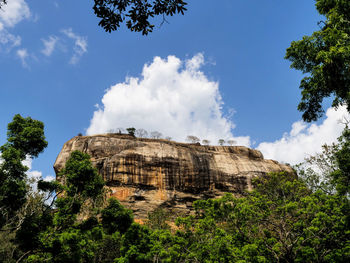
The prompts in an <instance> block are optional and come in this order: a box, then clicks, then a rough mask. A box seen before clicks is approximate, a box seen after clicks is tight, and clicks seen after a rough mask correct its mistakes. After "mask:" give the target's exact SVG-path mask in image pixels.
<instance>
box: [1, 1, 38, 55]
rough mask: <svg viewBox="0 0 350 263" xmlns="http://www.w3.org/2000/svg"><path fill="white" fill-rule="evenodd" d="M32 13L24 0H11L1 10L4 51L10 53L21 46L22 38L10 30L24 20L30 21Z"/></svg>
mask: <svg viewBox="0 0 350 263" xmlns="http://www.w3.org/2000/svg"><path fill="white" fill-rule="evenodd" d="M30 17H31V12H30V9H29V7H28V4H27V3H26V2H25V1H24V0H11V1H8V3H7V5H4V6H2V9H1V10H0V44H1V46H2V47H5V48H2V50H4V51H6V52H9V51H10V50H11V49H12V48H13V47H17V46H20V45H21V37H20V36H18V35H14V34H12V33H11V32H10V31H9V30H10V29H11V28H13V27H14V26H15V25H17V24H18V23H19V22H21V21H22V20H24V19H29V18H30Z"/></svg>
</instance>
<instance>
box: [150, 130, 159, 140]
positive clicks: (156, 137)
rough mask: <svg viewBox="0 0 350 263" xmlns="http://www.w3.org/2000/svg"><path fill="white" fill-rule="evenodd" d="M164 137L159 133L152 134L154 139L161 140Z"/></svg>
mask: <svg viewBox="0 0 350 263" xmlns="http://www.w3.org/2000/svg"><path fill="white" fill-rule="evenodd" d="M161 137H162V134H161V133H160V132H158V131H153V132H151V138H152V139H160V138H161Z"/></svg>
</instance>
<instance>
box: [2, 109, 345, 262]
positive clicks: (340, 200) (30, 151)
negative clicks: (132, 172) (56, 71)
mask: <svg viewBox="0 0 350 263" xmlns="http://www.w3.org/2000/svg"><path fill="white" fill-rule="evenodd" d="M43 128H44V127H43V124H42V123H41V122H39V121H36V120H32V119H31V118H23V117H21V116H20V115H16V116H15V117H14V119H13V121H12V122H11V123H10V124H9V125H8V142H7V143H6V144H5V145H3V146H2V147H1V150H2V158H3V161H2V163H1V166H0V175H1V178H0V179H1V196H0V197H1V199H0V201H1V233H0V235H1V236H0V240H1V249H0V261H1V262H348V261H349V260H350V230H349V223H350V222H349V215H350V206H349V205H350V203H349V171H348V170H349V158H350V131H349V130H348V129H345V131H344V133H343V136H342V137H341V138H340V139H339V143H338V144H336V145H333V148H332V151H330V152H328V153H327V156H325V154H324V156H323V157H324V159H325V158H326V159H327V158H328V159H327V160H331V161H330V162H329V163H328V165H329V166H330V167H329V169H328V170H327V171H329V173H328V174H326V175H325V178H327V179H325V180H323V181H322V184H320V183H319V184H317V183H315V180H316V177H315V171H313V170H312V169H306V170H305V169H304V170H302V169H301V168H299V169H300V171H299V174H300V177H299V178H297V177H293V176H291V175H285V174H270V175H268V176H266V177H263V178H258V179H256V181H255V188H254V190H253V191H251V192H246V194H245V196H244V197H241V198H236V197H234V196H232V195H231V194H227V195H226V196H224V197H222V198H220V199H215V200H201V201H197V202H195V203H194V208H195V213H194V214H193V215H190V216H187V217H179V218H177V219H176V220H175V224H176V226H174V225H173V226H172V227H170V226H169V222H170V221H171V216H169V214H168V213H167V212H166V211H164V210H161V209H159V210H157V211H155V212H154V213H153V214H150V215H149V220H148V221H147V222H146V224H145V225H140V224H137V223H135V222H134V220H133V215H132V212H131V211H130V210H128V209H126V208H124V207H123V206H122V205H121V204H120V203H119V202H118V201H117V200H116V199H109V200H104V196H105V193H104V187H103V186H104V183H103V180H102V178H101V177H100V176H99V175H98V173H97V172H96V169H95V168H94V167H93V166H92V164H91V162H90V157H89V155H87V154H84V153H82V152H78V151H75V152H73V153H72V154H71V156H70V158H69V159H68V161H67V162H66V166H65V168H64V169H63V170H62V172H61V173H60V175H59V177H58V180H57V181H53V182H45V181H39V182H38V188H39V189H40V190H41V192H39V191H38V190H33V189H31V185H30V182H28V180H27V178H26V174H25V171H26V170H27V168H26V167H25V166H24V165H23V164H22V161H23V160H24V159H25V157H26V156H31V157H35V156H37V155H38V154H39V153H40V152H41V151H42V150H43V149H44V147H45V146H46V145H47V143H46V141H45V137H44V134H43ZM320 159H322V158H321V157H320V156H318V159H317V160H320ZM314 167H315V166H314ZM316 168H317V167H316ZM325 185H326V186H327V187H325ZM44 193H46V194H44ZM50 196H51V197H52V196H54V199H53V200H52V199H51V200H50V202H49V199H47V198H45V197H50Z"/></svg>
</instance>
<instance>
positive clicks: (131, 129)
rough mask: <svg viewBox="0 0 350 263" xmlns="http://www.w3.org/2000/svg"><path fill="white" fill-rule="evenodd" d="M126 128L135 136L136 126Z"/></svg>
mask: <svg viewBox="0 0 350 263" xmlns="http://www.w3.org/2000/svg"><path fill="white" fill-rule="evenodd" d="M126 130H127V132H128V134H129V135H131V136H133V137H135V131H136V129H135V128H127V129H126Z"/></svg>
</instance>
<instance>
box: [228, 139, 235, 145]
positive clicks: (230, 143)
mask: <svg viewBox="0 0 350 263" xmlns="http://www.w3.org/2000/svg"><path fill="white" fill-rule="evenodd" d="M227 143H228V145H230V146H232V145H234V144H236V143H237V142H236V141H235V140H227Z"/></svg>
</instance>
